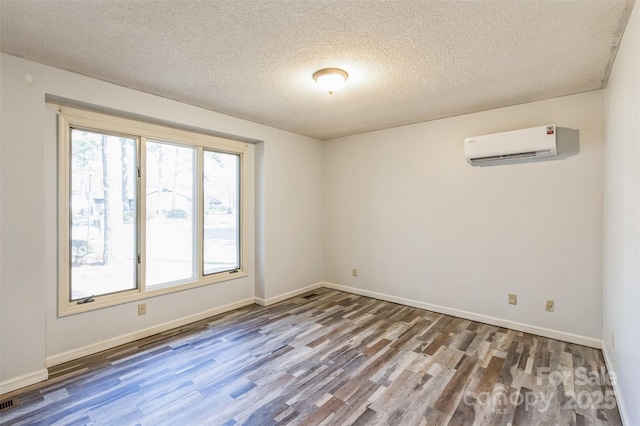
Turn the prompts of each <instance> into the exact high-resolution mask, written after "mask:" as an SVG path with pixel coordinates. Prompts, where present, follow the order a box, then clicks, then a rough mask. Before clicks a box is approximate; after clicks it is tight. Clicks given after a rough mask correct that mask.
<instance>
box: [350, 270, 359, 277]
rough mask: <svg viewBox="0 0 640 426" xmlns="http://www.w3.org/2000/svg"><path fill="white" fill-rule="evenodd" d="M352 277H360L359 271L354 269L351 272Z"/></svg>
mask: <svg viewBox="0 0 640 426" xmlns="http://www.w3.org/2000/svg"><path fill="white" fill-rule="evenodd" d="M351 275H353V276H354V277H357V276H358V270H357V269H356V268H353V269H352V270H351Z"/></svg>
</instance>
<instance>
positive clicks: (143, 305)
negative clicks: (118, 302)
mask: <svg viewBox="0 0 640 426" xmlns="http://www.w3.org/2000/svg"><path fill="white" fill-rule="evenodd" d="M146 314H147V304H146V303H139V304H138V315H146Z"/></svg>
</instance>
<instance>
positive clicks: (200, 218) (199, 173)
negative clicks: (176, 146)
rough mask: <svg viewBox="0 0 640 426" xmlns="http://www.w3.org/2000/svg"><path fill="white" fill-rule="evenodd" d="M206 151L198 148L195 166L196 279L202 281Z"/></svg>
mask: <svg viewBox="0 0 640 426" xmlns="http://www.w3.org/2000/svg"><path fill="white" fill-rule="evenodd" d="M203 164H204V149H203V148H202V147H198V148H197V149H196V166H195V188H194V191H195V200H196V205H195V214H194V215H193V217H194V220H195V221H196V222H195V238H194V242H193V244H194V251H195V256H194V258H195V264H196V270H195V273H196V279H198V280H200V279H202V278H203V276H204V260H203V257H204V191H203V188H204V185H203V180H204V165H203Z"/></svg>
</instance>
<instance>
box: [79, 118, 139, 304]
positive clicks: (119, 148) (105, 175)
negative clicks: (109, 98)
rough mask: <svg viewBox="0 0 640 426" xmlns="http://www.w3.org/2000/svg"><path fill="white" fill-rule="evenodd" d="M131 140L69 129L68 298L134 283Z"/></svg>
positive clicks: (133, 148) (127, 287)
mask: <svg viewBox="0 0 640 426" xmlns="http://www.w3.org/2000/svg"><path fill="white" fill-rule="evenodd" d="M135 171H136V139H131V138H126V137H120V136H113V135H106V134H100V133H94V132H89V131H84V130H78V129H72V131H71V194H70V195H71V200H70V204H71V205H70V207H71V209H70V215H71V218H70V219H71V250H70V251H71V253H70V254H71V256H70V260H71V300H77V299H80V298H84V297H88V296H92V295H94V296H98V295H101V294H108V293H115V292H119V291H125V290H130V289H134V288H136V287H137V249H136V220H135V218H136V212H135V209H136V176H135Z"/></svg>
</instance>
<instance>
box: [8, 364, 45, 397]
mask: <svg viewBox="0 0 640 426" xmlns="http://www.w3.org/2000/svg"><path fill="white" fill-rule="evenodd" d="M48 378H49V372H48V371H47V369H46V368H43V369H41V370H38V371H34V372H33V373H29V374H24V375H22V376H19V377H14V378H13V379H9V380H6V381H4V382H0V395H4V394H5V393H9V392H13V391H14V390H17V389H21V388H24V387H27V386H30V385H33V384H36V383H40V382H44V381H45V380H47V379H48Z"/></svg>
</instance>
